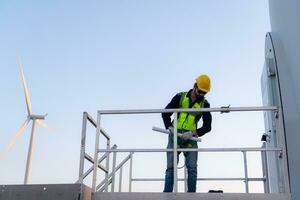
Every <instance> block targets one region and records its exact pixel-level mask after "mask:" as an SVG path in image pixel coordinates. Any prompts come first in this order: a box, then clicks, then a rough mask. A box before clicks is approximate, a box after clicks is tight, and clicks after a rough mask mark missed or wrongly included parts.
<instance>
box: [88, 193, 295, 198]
mask: <svg viewBox="0 0 300 200" xmlns="http://www.w3.org/2000/svg"><path fill="white" fill-rule="evenodd" d="M120 199H122V200H182V199H184V200H220V199H222V200H289V198H288V196H287V195H282V194H244V193H243V194H241V193H228V194H224V193H223V194H221V193H135V192H132V193H125V192H122V193H119V192H118V193H117V192H115V193H110V192H101V193H100V192H96V193H94V194H93V198H92V200H120Z"/></svg>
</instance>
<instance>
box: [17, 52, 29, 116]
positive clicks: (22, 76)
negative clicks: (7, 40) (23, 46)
mask: <svg viewBox="0 0 300 200" xmlns="http://www.w3.org/2000/svg"><path fill="white" fill-rule="evenodd" d="M18 62H19V67H20V70H21V78H22V84H23V88H24V93H25V100H26V106H27V112H28V115H31V101H30V96H29V90H28V87H27V84H26V80H25V76H24V72H23V67H22V63H21V59H20V58H18Z"/></svg>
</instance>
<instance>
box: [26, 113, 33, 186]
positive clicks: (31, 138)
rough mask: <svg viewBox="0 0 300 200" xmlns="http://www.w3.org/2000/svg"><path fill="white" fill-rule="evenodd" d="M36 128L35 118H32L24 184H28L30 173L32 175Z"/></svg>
mask: <svg viewBox="0 0 300 200" xmlns="http://www.w3.org/2000/svg"><path fill="white" fill-rule="evenodd" d="M34 129H35V119H33V120H32V128H31V136H30V143H29V149H28V154H27V164H26V171H25V178H24V184H25V185H26V184H28V182H29V179H30V175H31V162H32V153H33V149H34V136H35V135H34V131H35V130H34Z"/></svg>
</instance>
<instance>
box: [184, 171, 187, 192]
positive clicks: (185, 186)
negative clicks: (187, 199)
mask: <svg viewBox="0 0 300 200" xmlns="http://www.w3.org/2000/svg"><path fill="white" fill-rule="evenodd" d="M183 170H184V192H187V171H186V170H187V168H186V166H184V168H183Z"/></svg>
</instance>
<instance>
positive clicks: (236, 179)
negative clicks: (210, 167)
mask: <svg viewBox="0 0 300 200" xmlns="http://www.w3.org/2000/svg"><path fill="white" fill-rule="evenodd" d="M131 180H132V181H142V182H146V181H165V179H163V178H133V179H131ZM177 180H178V181H185V179H184V178H179V179H177ZM244 180H245V178H197V181H244ZM248 181H265V178H248Z"/></svg>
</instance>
